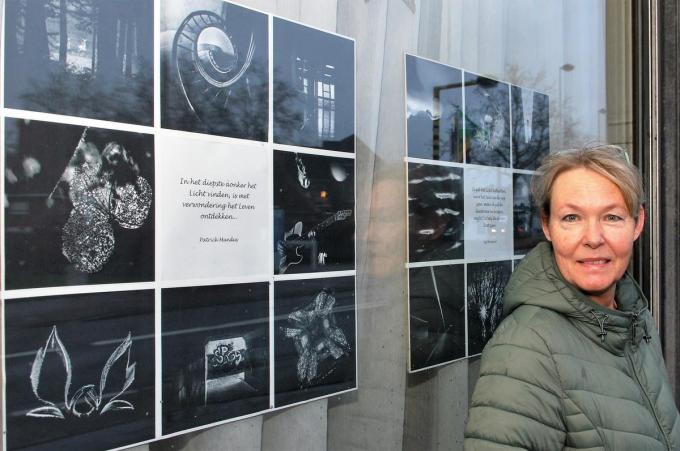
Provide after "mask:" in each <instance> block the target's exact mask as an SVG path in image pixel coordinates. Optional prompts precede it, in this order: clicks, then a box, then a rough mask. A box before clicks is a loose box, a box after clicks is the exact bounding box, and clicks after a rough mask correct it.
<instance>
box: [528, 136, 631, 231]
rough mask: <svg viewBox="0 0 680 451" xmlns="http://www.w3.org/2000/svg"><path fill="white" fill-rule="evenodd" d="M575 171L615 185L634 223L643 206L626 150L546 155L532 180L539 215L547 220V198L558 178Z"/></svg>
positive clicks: (611, 148) (597, 148) (586, 149)
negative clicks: (593, 174)
mask: <svg viewBox="0 0 680 451" xmlns="http://www.w3.org/2000/svg"><path fill="white" fill-rule="evenodd" d="M578 168H584V169H589V170H591V171H594V172H597V173H598V174H600V175H602V176H603V177H606V178H607V179H608V180H609V181H611V182H612V183H613V184H614V185H616V186H617V187H618V188H619V190H621V194H623V199H624V201H625V202H626V208H628V213H630V214H631V216H633V217H634V218H636V219H637V217H638V213H639V211H640V207H642V206H643V205H644V188H643V185H642V177H641V176H640V171H638V169H637V168H636V167H635V166H633V164H632V163H631V162H630V159H629V157H628V154H627V153H626V151H625V150H623V149H622V148H620V147H618V146H610V145H599V146H593V147H584V148H581V149H569V150H562V151H559V152H555V153H552V154H549V155H548V156H547V157H546V158H545V159H544V160H543V162H542V164H541V167H539V168H538V172H537V173H536V174H535V175H534V177H533V178H532V179H531V193H532V194H533V196H534V201H535V202H536V205H537V206H538V208H539V209H540V211H541V214H543V215H545V216H550V195H551V192H552V186H553V183H555V179H557V176H558V175H560V174H561V173H563V172H565V171H568V170H570V169H578Z"/></svg>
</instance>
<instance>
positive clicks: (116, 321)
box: [5, 290, 155, 451]
mask: <svg viewBox="0 0 680 451" xmlns="http://www.w3.org/2000/svg"><path fill="white" fill-rule="evenodd" d="M5 314H6V321H5V343H6V354H5V368H6V372H7V388H6V396H7V398H6V403H7V404H6V408H7V410H6V420H7V448H8V449H10V450H11V449H31V450H36V451H37V450H45V451H47V450H54V449H78V450H83V451H84V450H98V449H104V448H106V449H108V448H116V447H119V446H123V445H126V444H129V443H135V442H141V441H144V440H149V439H152V438H153V437H154V408H155V390H154V380H155V377H154V360H155V357H154V339H153V334H154V327H153V325H154V293H153V290H146V291H125V292H111V293H93V294H74V295H63V296H46V297H37V298H28V299H13V300H8V301H6V302H5Z"/></svg>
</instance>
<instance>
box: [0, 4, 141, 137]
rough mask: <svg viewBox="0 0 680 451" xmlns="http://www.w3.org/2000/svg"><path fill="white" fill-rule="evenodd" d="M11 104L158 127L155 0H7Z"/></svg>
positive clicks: (7, 89) (7, 88)
mask: <svg viewBox="0 0 680 451" xmlns="http://www.w3.org/2000/svg"><path fill="white" fill-rule="evenodd" d="M5 4H6V5H5V52H6V53H5V74H4V75H5V106H6V107H9V108H17V109H24V110H31V111H41V112H45V113H55V114H64V115H71V116H80V117H88V118H94V119H104V120H109V121H116V122H129V123H134V124H142V125H152V124H153V29H154V26H153V0H29V1H25V0H7V1H6V2H5Z"/></svg>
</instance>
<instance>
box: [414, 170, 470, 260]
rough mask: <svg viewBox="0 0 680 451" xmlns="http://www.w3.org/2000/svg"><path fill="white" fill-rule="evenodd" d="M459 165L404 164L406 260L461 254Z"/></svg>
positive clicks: (446, 257) (451, 256) (462, 250)
mask: <svg viewBox="0 0 680 451" xmlns="http://www.w3.org/2000/svg"><path fill="white" fill-rule="evenodd" d="M463 206H464V205H463V168H458V167H448V166H436V165H429V164H419V163H409V164H408V248H409V261H410V262H423V261H437V260H455V259H459V258H463V257H464V255H465V244H464V239H463V232H464V223H463V221H464V209H463Z"/></svg>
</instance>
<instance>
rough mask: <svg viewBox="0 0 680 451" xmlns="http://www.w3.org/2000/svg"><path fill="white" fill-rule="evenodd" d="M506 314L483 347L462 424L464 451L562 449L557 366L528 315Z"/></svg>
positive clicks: (560, 403) (546, 450)
mask: <svg viewBox="0 0 680 451" xmlns="http://www.w3.org/2000/svg"><path fill="white" fill-rule="evenodd" d="M522 316H523V317H524V320H518V319H517V318H515V315H511V316H509V317H508V318H506V319H505V320H504V321H503V323H501V325H500V326H499V328H498V329H497V330H496V333H495V334H494V336H493V338H492V339H491V341H489V343H488V344H487V346H486V348H485V349H484V352H483V353H482V361H481V368H480V377H479V380H478V382H477V386H476V387H475V390H474V393H473V395H472V402H471V407H470V416H469V418H468V423H467V427H466V428H465V450H466V451H482V450H484V451H495V450H498V451H510V450H530V451H544V450H545V451H548V450H550V451H553V450H560V449H563V448H564V446H565V439H566V427H565V421H564V416H563V413H562V398H563V396H562V388H561V386H560V383H559V374H558V372H557V367H556V365H555V362H554V360H553V358H552V356H551V354H550V351H549V349H548V346H547V344H546V342H545V341H544V339H543V338H542V337H541V336H540V335H539V334H538V333H536V332H535V331H534V330H533V329H531V325H530V320H531V318H530V316H532V315H529V317H527V316H525V315H522Z"/></svg>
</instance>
